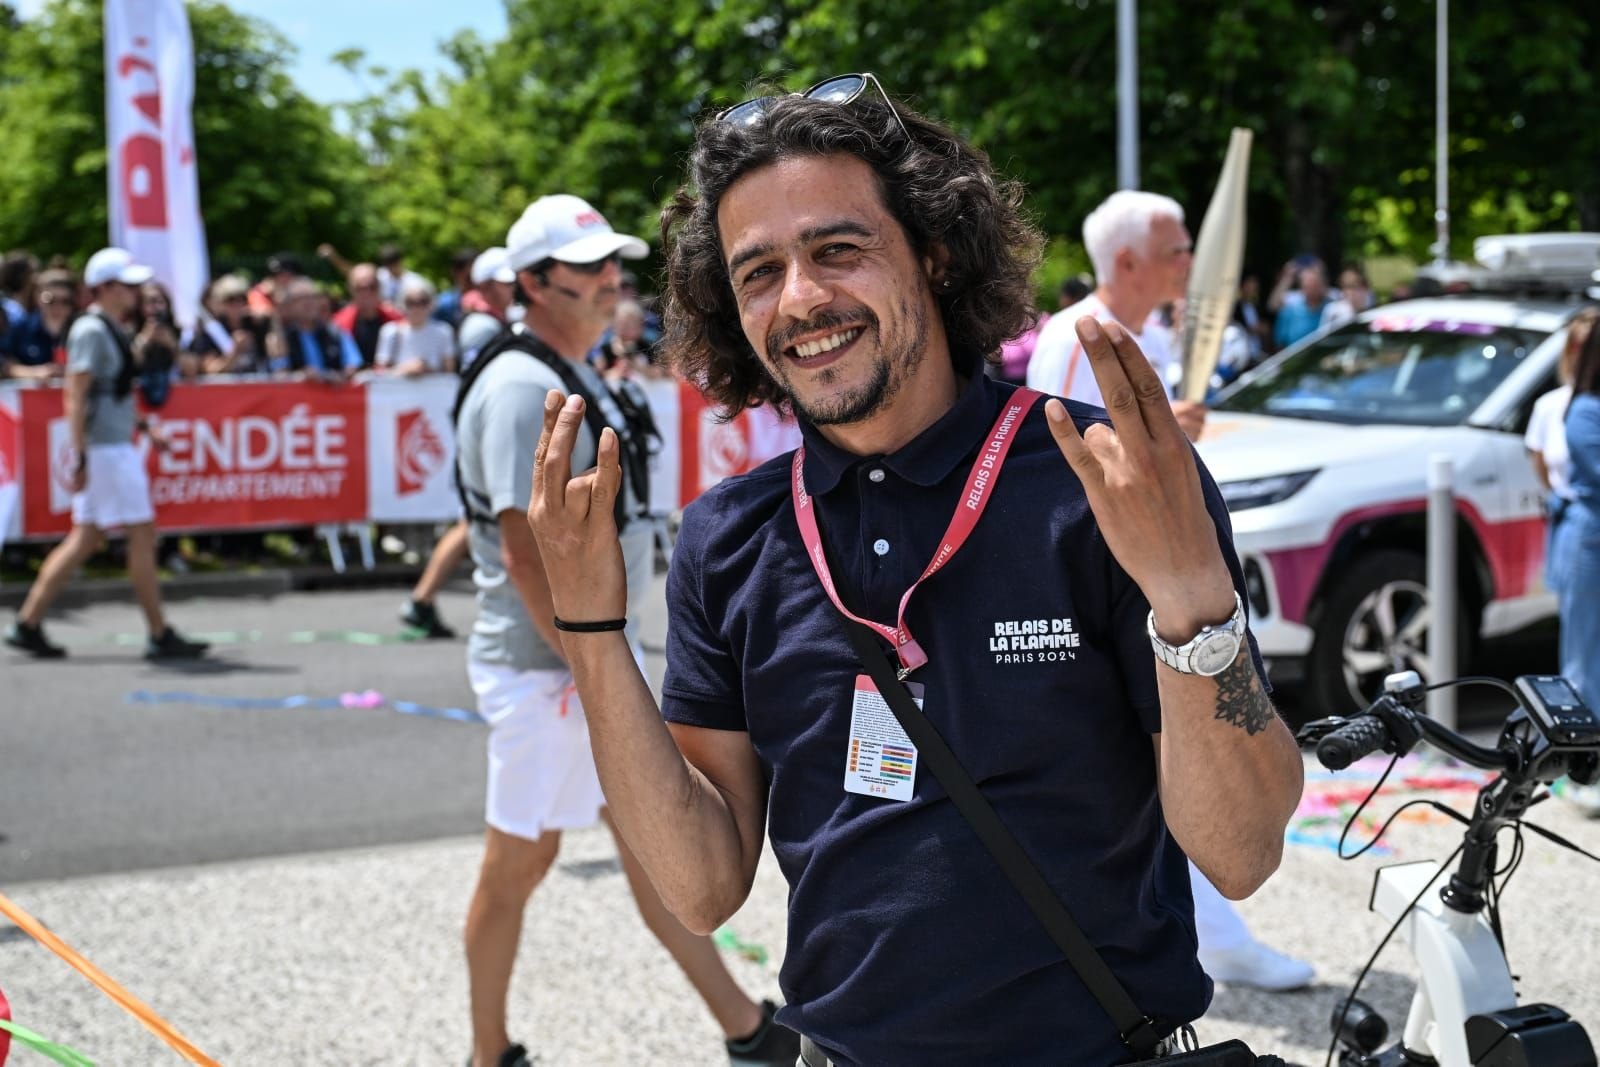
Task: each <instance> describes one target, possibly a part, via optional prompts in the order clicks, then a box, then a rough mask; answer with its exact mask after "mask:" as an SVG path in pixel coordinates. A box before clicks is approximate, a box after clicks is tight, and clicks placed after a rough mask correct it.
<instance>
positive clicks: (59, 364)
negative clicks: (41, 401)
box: [0, 245, 663, 382]
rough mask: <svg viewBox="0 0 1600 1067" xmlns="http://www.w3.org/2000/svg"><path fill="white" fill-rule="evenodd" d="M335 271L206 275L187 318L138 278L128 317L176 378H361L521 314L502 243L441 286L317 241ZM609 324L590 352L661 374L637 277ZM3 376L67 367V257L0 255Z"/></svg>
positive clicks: (467, 254) (655, 324)
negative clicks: (328, 276)
mask: <svg viewBox="0 0 1600 1067" xmlns="http://www.w3.org/2000/svg"><path fill="white" fill-rule="evenodd" d="M317 255H318V257H319V258H320V259H321V260H323V261H325V262H326V263H328V264H329V265H330V266H331V267H332V268H333V269H334V271H335V272H337V274H338V275H339V277H340V278H341V279H342V284H341V285H338V286H333V287H330V286H327V285H324V284H321V283H319V282H317V281H314V280H313V279H312V278H311V277H310V276H309V275H308V272H307V271H306V269H305V267H304V264H303V261H302V260H301V259H300V258H299V257H298V256H297V255H296V254H294V253H292V252H280V253H278V254H276V255H274V256H272V257H270V258H269V259H268V260H267V263H266V271H265V272H264V274H263V276H262V277H261V278H260V279H259V280H256V281H254V282H253V283H252V280H251V279H248V278H246V277H244V276H242V275H240V274H233V273H229V274H222V275H219V276H218V277H216V278H214V279H212V281H211V282H210V284H209V285H207V287H206V290H205V292H204V294H202V297H201V310H200V314H199V317H198V319H197V321H195V322H194V323H186V324H182V325H181V326H180V324H178V323H176V322H175V321H174V319H173V314H172V307H173V302H172V296H171V294H170V293H168V292H167V290H166V288H165V287H164V286H163V285H162V284H161V283H160V282H159V281H154V280H152V281H149V282H146V283H145V284H144V285H143V286H142V287H141V288H140V299H139V302H138V305H137V307H136V308H135V310H134V314H133V316H132V320H131V321H130V322H129V323H128V325H129V327H130V329H131V330H132V336H134V337H137V338H139V339H140V341H139V345H138V347H139V349H140V351H141V352H142V353H143V355H144V359H143V363H144V366H143V367H142V368H141V376H142V377H148V374H149V372H150V371H151V370H152V369H154V370H156V371H157V372H158V373H161V372H165V373H167V374H168V375H169V377H170V380H171V381H172V382H185V381H195V380H199V379H203V378H206V377H211V376H216V375H234V376H245V377H270V378H278V379H301V380H304V379H316V380H322V381H346V380H361V379H365V378H369V377H372V376H378V375H390V376H398V377H414V376H417V375H422V374H441V373H450V372H453V371H457V370H460V369H462V368H464V367H465V366H466V365H467V364H468V363H470V361H471V359H472V357H473V356H474V355H475V354H476V353H477V351H478V349H480V348H482V347H483V345H484V344H486V343H487V342H488V341H489V340H490V339H492V338H493V337H494V336H495V334H497V333H499V332H500V330H501V329H502V328H504V327H505V326H506V325H509V324H512V323H517V322H520V321H521V319H522V314H523V308H522V307H521V306H520V305H519V304H518V303H517V301H516V288H515V276H514V275H513V273H512V271H511V269H510V267H509V265H508V263H507V259H506V250H505V249H504V248H489V249H487V250H484V251H481V252H480V251H478V250H476V249H463V250H461V251H460V252H458V253H456V255H455V256H453V257H452V259H451V264H450V280H449V286H448V288H446V289H445V290H444V291H442V292H440V291H439V290H438V289H436V288H435V286H434V284H433V283H432V282H430V281H429V280H428V279H426V278H424V277H423V276H422V275H420V274H418V273H416V272H414V271H412V270H410V269H408V268H407V267H406V263H405V255H404V252H403V251H402V250H401V249H400V248H398V247H396V246H393V245H389V246H386V247H384V248H383V249H381V250H380V252H379V254H378V256H377V257H376V260H375V261H373V262H352V261H350V260H347V259H346V258H345V257H344V256H342V255H341V254H340V253H339V251H338V249H336V248H334V247H332V246H331V245H322V246H321V247H319V248H318V249H317ZM622 290H623V291H622V294H621V295H622V297H623V299H622V300H621V301H619V303H618V306H617V310H616V316H615V320H616V321H615V323H614V324H613V327H612V329H611V330H610V331H608V333H607V334H606V336H605V337H604V338H603V339H602V341H601V342H600V344H599V345H597V346H596V348H595V350H594V352H593V353H592V355H591V359H592V360H593V362H594V363H595V365H596V367H597V368H598V369H599V370H601V371H602V372H603V373H604V374H605V375H606V377H607V378H610V379H613V380H614V379H618V378H627V377H631V376H633V375H635V374H639V375H645V376H649V375H655V374H660V373H663V372H662V371H660V370H659V369H658V367H657V363H656V355H655V342H656V339H657V338H658V337H659V336H660V319H659V317H658V316H657V315H656V313H655V311H654V301H653V299H652V298H650V297H649V296H641V294H640V293H639V291H638V289H637V284H636V281H635V279H634V277H633V276H632V275H631V274H625V275H624V276H623V280H622ZM0 306H3V309H4V314H3V316H0V378H11V379H20V380H49V379H55V378H59V377H60V376H61V375H62V374H63V372H64V370H65V367H66V359H67V353H66V341H67V333H68V331H69V330H70V329H71V326H72V322H73V320H74V319H75V318H76V317H77V316H78V315H80V314H82V313H83V312H84V311H85V310H86V309H87V308H88V306H89V295H88V292H87V290H86V288H85V287H84V285H83V283H82V279H81V277H80V276H79V275H78V274H77V273H76V272H75V271H73V269H72V268H71V267H70V266H69V265H68V262H67V260H66V258H65V257H62V256H54V257H51V258H50V259H49V260H48V261H46V262H41V261H40V259H39V258H38V257H37V256H35V255H33V254H32V253H29V252H27V251H13V252H9V253H7V254H6V255H5V256H4V258H3V259H0Z"/></svg>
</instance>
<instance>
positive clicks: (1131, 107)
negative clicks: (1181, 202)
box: [1117, 0, 1139, 189]
mask: <svg viewBox="0 0 1600 1067" xmlns="http://www.w3.org/2000/svg"><path fill="white" fill-rule="evenodd" d="M1138 31H1139V10H1138V0H1117V187H1118V188H1119V189H1137V188H1138V187H1139V32H1138Z"/></svg>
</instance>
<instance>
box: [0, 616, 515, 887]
mask: <svg viewBox="0 0 1600 1067" xmlns="http://www.w3.org/2000/svg"><path fill="white" fill-rule="evenodd" d="M401 600H402V594H401V593H400V592H398V591H365V592H339V593H314V594H289V595H285V596H280V597H276V598H273V599H248V600H233V599H229V600H191V601H185V602H182V603H180V604H177V605H173V606H172V607H171V609H170V610H171V614H172V617H173V619H174V621H175V622H176V623H177V624H178V625H179V626H180V627H181V628H183V629H185V630H186V631H193V632H196V633H198V634H201V635H212V636H214V637H215V638H217V640H218V642H219V644H218V648H217V654H216V656H215V657H213V658H212V659H209V660H205V661H201V662H198V663H195V664H190V665H178V666H155V665H151V664H147V663H145V662H143V661H142V660H141V659H140V651H141V649H140V647H139V645H138V644H137V643H136V642H138V641H139V640H140V636H139V633H138V631H139V630H140V622H139V616H138V613H137V611H136V610H135V609H134V608H133V607H132V606H131V605H128V604H116V603H107V604H96V605H93V606H90V607H86V608H84V609H82V610H80V611H76V612H74V613H72V614H70V615H69V616H67V617H65V618H63V619H61V620H59V621H53V622H52V624H51V626H50V632H51V635H52V636H53V637H54V638H56V639H57V640H60V641H62V642H63V643H66V644H68V645H70V646H71V650H72V655H71V657H70V658H69V659H67V660H65V661H60V662H37V661H31V660H26V659H22V658H19V657H17V656H15V655H14V654H11V653H10V652H9V650H7V651H6V653H5V655H4V657H3V658H0V677H3V678H4V682H3V689H0V707H4V709H5V711H4V713H3V714H0V766H3V768H4V773H3V774H0V834H3V835H4V841H3V843H0V883H12V882H16V881H24V880H35V879H41V878H60V877H68V876H75V875H85V874H98V873H104V872H112V871H123V870H130V869H135V868H145V867H164V866H173V865H179V864H192V863H208V862H215V861H219V860H231V859H243V858H247V857H255V856H267V855H274V854H277V853H283V852H305V851H310V850H315V849H325V848H351V847H359V846H366V845H378V844H386V843H390V842H399V841H416V840H424V839H427V838H432V837H440V836H445V835H451V834H464V833H471V832H473V831H474V830H476V829H477V828H478V827H479V826H481V813H482V790H483V735H482V730H481V728H480V727H476V726H464V725H459V724H456V723H453V722H448V721H439V720H433V719H426V718H421V717H416V716H407V715H400V714H396V713H395V712H393V711H387V710H360V709H334V710H325V709H317V708H273V709H268V710H248V709H244V708H233V709H225V708H218V707H212V706H203V705H190V704H183V703H177V702H173V701H172V700H163V701H161V702H158V703H148V704H144V703H129V699H130V697H132V696H134V695H136V694H178V695H184V696H187V697H189V698H191V699H212V698H221V699H232V700H250V699H260V700H276V699H281V698H290V697H295V696H308V697H318V698H337V697H339V696H340V694H342V693H347V692H352V691H356V692H360V691H366V690H376V691H379V692H381V693H383V694H384V695H386V696H389V697H393V698H396V699H401V700H407V701H412V702H416V703H418V704H422V705H426V706H430V707H436V708H450V707H467V708H470V707H472V694H471V691H470V690H469V689H468V688H467V686H466V680H465V668H464V666H463V660H462V656H463V651H462V645H461V643H459V642H420V643H406V644H398V643H388V644H362V643H357V642H360V641H363V640H382V639H389V640H392V639H394V638H396V637H397V636H398V634H399V624H398V622H397V620H396V619H395V612H396V609H397V607H398V605H399V603H400V602H401ZM441 607H442V610H443V612H444V613H445V616H446V617H447V618H449V619H453V620H457V621H459V622H461V623H466V622H467V621H468V619H469V618H470V613H471V599H470V597H469V596H468V595H467V594H465V593H464V592H456V591H451V592H447V593H446V595H445V598H444V599H443V601H442V605H441ZM120 642H128V643H120Z"/></svg>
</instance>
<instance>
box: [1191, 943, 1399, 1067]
mask: <svg viewBox="0 0 1600 1067" xmlns="http://www.w3.org/2000/svg"><path fill="white" fill-rule="evenodd" d="M1368 951H1369V952H1370V951H1371V950H1370V949H1369V950H1368ZM1313 962H1315V961H1313ZM1415 989H1416V981H1415V980H1414V979H1412V978H1409V977H1407V976H1406V975H1403V974H1399V973H1396V972H1394V971H1385V970H1379V969H1376V968H1375V969H1373V970H1372V971H1371V972H1370V973H1369V974H1368V975H1367V977H1366V980H1365V981H1363V982H1362V983H1361V991H1360V992H1359V993H1358V994H1357V996H1358V997H1359V998H1360V999H1361V1000H1363V1001H1365V1002H1366V1003H1368V1004H1370V1005H1372V1006H1373V1007H1374V1008H1376V1009H1377V1010H1378V1011H1379V1013H1380V1014H1382V1015H1383V1016H1384V1017H1385V1018H1387V1019H1388V1021H1389V1026H1390V1030H1391V1033H1392V1034H1397V1033H1398V1032H1399V1029H1400V1027H1401V1025H1402V1024H1403V1023H1404V1021H1405V1013H1406V1010H1407V1007H1408V1006H1409V1005H1410V1003H1411V994H1412V992H1413V991H1414V990H1415ZM1349 995H1350V987H1349V985H1348V984H1347V983H1335V982H1332V981H1325V980H1319V981H1318V982H1316V983H1315V984H1314V985H1311V986H1308V987H1307V988H1305V989H1297V990H1295V991H1293V992H1291V993H1268V992H1264V991H1262V990H1259V989H1249V988H1246V987H1244V986H1234V985H1224V984H1221V983H1219V984H1218V985H1217V991H1216V995H1215V996H1214V997H1213V998H1212V1001H1211V1009H1210V1010H1209V1011H1207V1012H1206V1015H1205V1026H1206V1033H1205V1035H1204V1036H1205V1038H1206V1040H1208V1041H1215V1040H1220V1039H1221V1038H1222V1037H1224V1036H1226V1035H1225V1030H1226V1027H1225V1025H1224V1026H1219V1025H1218V1024H1219V1023H1223V1024H1225V1023H1227V1022H1230V1021H1231V1022H1238V1023H1245V1024H1248V1025H1250V1026H1253V1027H1259V1028H1267V1029H1270V1030H1271V1032H1272V1034H1273V1037H1274V1038H1276V1039H1279V1040H1282V1041H1283V1042H1284V1043H1286V1044H1292V1045H1296V1046H1300V1047H1302V1048H1303V1047H1306V1046H1310V1047H1313V1048H1323V1049H1326V1048H1327V1046H1328V1043H1329V1042H1330V1041H1331V1040H1332V1039H1333V1032H1332V1030H1331V1029H1330V1028H1329V1025H1328V1024H1329V1022H1330V1021H1331V1020H1332V1018H1333V1013H1334V1011H1335V1010H1336V1009H1338V1008H1340V1007H1342V1006H1343V1004H1344V1000H1345V997H1347V996H1349ZM1255 1052H1256V1053H1257V1054H1258V1055H1265V1054H1269V1053H1278V1050H1277V1049H1276V1048H1272V1047H1266V1046H1265V1045H1264V1046H1263V1047H1260V1048H1256V1049H1255ZM1278 1054H1280V1055H1281V1053H1278ZM1335 1058H1336V1059H1337V1057H1335ZM1316 1062H1317V1063H1318V1064H1320V1063H1321V1062H1322V1057H1321V1056H1318V1057H1317V1060H1316Z"/></svg>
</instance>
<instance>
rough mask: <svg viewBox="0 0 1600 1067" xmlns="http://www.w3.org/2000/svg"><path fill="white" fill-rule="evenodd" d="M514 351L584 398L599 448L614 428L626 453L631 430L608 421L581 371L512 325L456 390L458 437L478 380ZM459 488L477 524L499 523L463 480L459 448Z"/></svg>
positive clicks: (453, 416)
mask: <svg viewBox="0 0 1600 1067" xmlns="http://www.w3.org/2000/svg"><path fill="white" fill-rule="evenodd" d="M511 351H516V352H521V353H523V354H524V355H528V356H532V357H533V358H534V359H537V360H538V361H539V362H540V363H543V364H544V365H545V366H546V367H549V368H550V370H551V371H553V372H554V373H555V375H556V377H557V378H559V379H561V386H562V388H563V389H564V390H565V391H566V393H567V395H568V396H572V395H574V394H576V395H578V396H581V397H582V398H583V419H584V422H585V423H587V424H588V426H589V432H590V433H592V434H593V435H594V440H595V446H596V447H599V444H600V432H601V431H602V430H604V429H606V428H607V427H610V428H611V430H612V431H613V432H614V433H616V435H617V441H618V444H620V445H623V446H624V449H623V451H624V453H625V452H626V445H627V444H628V438H629V431H628V428H627V427H625V426H613V425H612V424H611V423H610V422H609V421H608V420H607V419H606V417H605V414H604V412H603V411H602V410H601V407H600V404H599V403H598V402H597V400H596V398H595V396H594V394H593V393H592V392H591V391H590V390H589V388H588V387H587V386H586V385H585V384H584V382H583V379H582V378H580V377H579V376H578V373H577V371H575V370H573V368H572V366H571V365H570V364H568V363H567V361H566V360H565V359H562V358H561V355H560V354H559V353H558V352H556V351H555V350H554V349H552V348H551V347H550V346H549V345H547V344H545V343H544V342H543V341H541V340H539V338H538V337H536V336H535V335H534V334H532V333H530V332H528V331H526V330H521V331H518V330H513V329H511V327H509V326H507V327H506V328H505V329H503V330H501V331H500V332H499V333H498V334H496V335H495V338H494V340H492V341H490V342H489V343H488V344H486V345H484V346H483V348H482V349H481V350H480V351H479V352H478V357H477V358H476V359H474V360H473V361H472V365H471V366H469V367H468V368H467V369H466V370H465V371H464V372H462V375H461V384H460V385H459V386H458V387H457V389H456V403H455V407H454V408H453V409H452V410H451V412H450V420H451V422H452V423H453V424H454V425H455V427H456V429H457V436H458V437H459V435H460V433H459V431H460V426H461V409H462V407H463V405H464V404H465V403H466V400H467V394H468V393H470V392H471V391H472V387H473V386H474V385H475V384H477V381H478V379H479V378H480V377H482V375H483V372H484V369H485V368H486V367H488V366H489V364H490V363H492V362H494V361H495V360H496V359H498V358H499V357H500V356H501V355H503V354H504V353H506V352H511ZM630 466H631V465H630V464H628V463H626V462H624V463H623V464H622V470H623V476H624V478H625V480H626V481H627V482H628V483H629V485H630V486H631V487H632V488H633V489H634V491H635V494H636V495H637V494H639V493H640V492H642V490H640V489H639V488H638V487H637V486H635V485H632V483H633V482H634V479H635V478H636V477H637V475H636V474H635V473H633V472H631V471H630V469H629V468H630ZM456 489H457V491H458V492H459V493H460V495H461V507H462V509H463V510H464V511H466V513H467V517H468V518H469V519H471V520H472V521H473V522H478V523H486V524H489V525H493V524H494V523H495V522H497V521H498V520H497V519H496V518H495V516H493V515H491V514H488V512H489V508H490V507H491V504H490V502H489V500H488V498H486V497H484V496H483V494H481V493H475V492H473V491H472V490H469V489H468V488H467V486H466V483H465V482H463V481H462V478H461V450H460V448H459V447H458V448H457V449H456ZM627 497H628V493H627V487H625V488H624V491H623V492H620V493H618V494H617V500H616V504H615V512H614V514H615V518H616V523H617V529H618V530H621V529H622V528H623V527H624V526H626V525H627V523H628V518H629V516H628V511H627V503H626V501H627Z"/></svg>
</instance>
